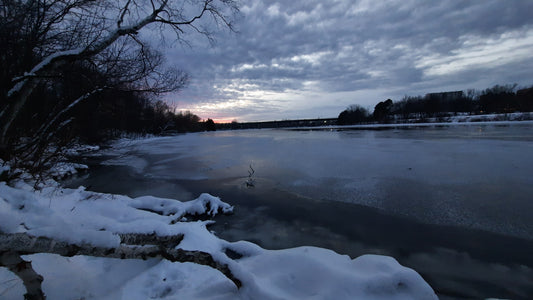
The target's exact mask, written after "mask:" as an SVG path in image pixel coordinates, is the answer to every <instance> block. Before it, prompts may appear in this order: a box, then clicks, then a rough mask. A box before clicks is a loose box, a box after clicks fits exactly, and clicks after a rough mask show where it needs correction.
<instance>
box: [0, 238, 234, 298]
mask: <svg viewBox="0 0 533 300" xmlns="http://www.w3.org/2000/svg"><path fill="white" fill-rule="evenodd" d="M144 237H145V235H140V236H137V237H133V236H132V235H131V234H130V236H129V238H128V240H127V241H128V242H132V241H135V242H140V243H143V244H144V243H150V242H157V240H158V239H157V238H153V237H152V240H151V241H145V240H144ZM182 237H183V236H181V237H180V238H182ZM165 239H167V240H168V239H169V238H168V237H162V240H165ZM170 239H173V238H172V237H171V238H170ZM0 253H3V254H4V253H5V256H6V257H9V258H10V259H11V260H7V259H6V261H15V260H13V257H14V256H16V255H17V254H18V255H26V254H34V253H53V254H59V255H61V256H75V255H86V256H94V257H108V258H119V259H148V258H163V259H166V260H168V261H171V262H181V263H183V262H191V263H196V264H200V265H205V266H209V267H212V268H214V269H216V270H218V271H220V272H221V273H222V274H224V275H225V276H226V277H227V278H228V279H230V280H231V281H232V282H233V283H234V284H235V285H236V286H237V287H239V288H240V287H241V286H242V282H241V281H240V280H239V279H238V278H236V277H235V275H233V273H232V272H231V270H230V268H229V267H228V265H227V264H222V263H220V262H218V261H216V260H215V259H214V258H213V256H212V255H211V254H209V253H207V252H203V251H194V250H184V249H180V248H177V249H175V248H167V247H164V246H161V245H156V246H151V245H148V246H137V245H126V244H121V245H120V246H118V247H98V246H96V247H95V246H94V245H92V244H81V245H78V244H72V243H68V242H65V241H60V240H56V239H51V238H47V237H34V236H30V235H28V234H26V233H11V234H5V233H0ZM15 265H16V264H15ZM6 266H7V265H6ZM17 275H18V274H17ZM19 276H24V277H29V276H31V277H32V280H31V281H32V282H33V281H35V279H34V277H35V275H33V274H30V275H26V274H21V275H19ZM32 284H35V283H32ZM39 284H40V282H39ZM28 292H29V291H28Z"/></svg>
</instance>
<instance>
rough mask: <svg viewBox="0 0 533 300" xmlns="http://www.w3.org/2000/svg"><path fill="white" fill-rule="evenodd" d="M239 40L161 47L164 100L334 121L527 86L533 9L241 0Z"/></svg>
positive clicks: (258, 115)
mask: <svg viewBox="0 0 533 300" xmlns="http://www.w3.org/2000/svg"><path fill="white" fill-rule="evenodd" d="M241 11H242V16H241V17H240V18H239V20H238V21H239V22H238V24H237V25H238V27H237V30H238V33H225V32H221V33H219V34H217V36H216V38H217V43H216V44H215V45H212V46H210V45H208V44H207V43H205V42H202V41H201V40H195V41H192V42H191V44H192V46H191V47H176V48H173V49H167V53H168V59H169V62H170V63H172V64H175V65H177V66H179V67H181V68H183V69H184V70H186V71H187V72H189V74H190V75H191V78H192V80H191V84H190V85H189V87H188V88H187V89H186V90H184V91H182V92H180V93H179V94H176V95H168V96H167V100H168V101H169V102H171V103H173V104H174V105H176V106H177V108H178V109H189V110H191V111H193V112H194V113H196V114H198V115H200V116H201V117H204V118H214V119H219V120H220V119H224V120H231V119H237V120H239V121H259V120H280V119H288V118H316V117H336V116H337V115H338V113H339V112H340V111H342V110H343V109H344V108H345V107H346V106H348V105H350V104H361V105H363V106H367V107H369V108H373V106H374V105H375V104H376V103H377V102H379V101H382V100H384V99H387V98H392V99H393V100H399V99H401V97H402V96H403V95H419V94H425V93H427V92H439V91H447V90H456V89H457V90H466V89H469V88H478V89H481V88H486V87H489V86H491V85H494V84H506V83H518V84H520V85H524V86H525V85H527V86H529V85H532V84H533V68H532V66H533V55H531V54H530V53H532V52H531V51H532V50H531V49H533V18H532V15H531V12H532V11H533V1H529V0H523V1H519V0H516V1H503V0H477V1H454V0H449V1H438V2H435V1H424V0H420V1H418V0H400V1H372V0H361V1H356V2H354V1H351V0H346V1H344V0H330V1H318V0H291V1H273V0H267V1H261V0H249V1H245V2H243V5H242V6H241Z"/></svg>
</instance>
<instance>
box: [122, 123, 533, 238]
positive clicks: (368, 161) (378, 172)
mask: <svg viewBox="0 0 533 300" xmlns="http://www.w3.org/2000/svg"><path fill="white" fill-rule="evenodd" d="M378 126H380V127H383V126H386V127H387V128H388V129H387V130H369V128H372V127H378ZM363 128H365V129H364V130H363ZM532 142H533V122H530V121H523V122H480V123H469V124H465V123H455V124H449V123H443V124H390V125H375V126H374V125H372V126H345V127H339V128H331V127H328V128H323V129H322V130H317V129H316V128H313V129H309V130H269V129H265V130H243V131H221V132H211V133H197V134H187V135H180V136H176V137H165V138H153V139H148V140H139V141H121V143H120V146H122V145H127V147H125V149H129V151H131V152H135V156H136V157H137V158H140V159H144V160H145V161H146V162H147V165H146V166H144V172H145V173H144V175H145V176H149V177H150V178H154V179H157V178H161V179H163V178H164V179H205V178H208V179H225V178H243V179H244V180H245V179H246V178H247V175H248V170H249V166H250V165H252V166H253V168H254V170H255V174H254V176H255V177H256V178H260V179H266V180H268V181H269V182H272V183H273V185H275V187H277V188H279V189H283V190H287V191H290V192H293V193H297V194H301V195H303V196H307V197H311V198H315V199H323V200H329V201H342V202H348V203H356V204H362V205H365V206H371V207H375V208H378V209H381V210H383V211H385V212H387V213H391V214H398V215H403V216H407V217H409V218H414V219H416V220H418V221H422V222H425V223H434V224H444V225H455V226H466V227H470V228H477V229H483V230H488V231H492V232H497V233H502V234H506V235H513V236H518V237H524V238H533V222H532V221H531V218H530V217H529V215H528V214H527V213H526V212H528V211H531V209H533V206H532V205H533V203H532V202H531V201H529V200H530V199H529V198H530V196H531V195H533V178H532V177H531V176H530V175H531V170H532V169H533V156H531V155H530V154H531V153H533V143H532ZM134 162H135V161H133V162H132V163H133V164H135V163H134ZM121 163H122V164H123V165H128V161H127V160H123V161H121Z"/></svg>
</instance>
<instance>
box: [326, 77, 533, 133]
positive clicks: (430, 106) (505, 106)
mask: <svg viewBox="0 0 533 300" xmlns="http://www.w3.org/2000/svg"><path fill="white" fill-rule="evenodd" d="M516 87H517V85H516V84H513V85H495V86H493V87H491V88H487V89H485V90H482V91H476V90H468V91H467V92H466V93H465V92H463V91H453V92H442V93H430V94H426V95H425V96H405V97H404V98H403V99H402V100H400V101H397V102H393V101H392V100H391V99H387V100H385V101H381V102H379V103H378V104H376V106H375V107H374V111H373V112H372V113H370V112H369V110H368V109H366V108H364V107H362V106H360V105H351V106H349V107H348V108H347V109H345V110H344V111H342V112H341V113H340V114H339V116H338V119H337V123H338V124H339V125H348V124H363V123H374V122H379V123H387V122H392V121H393V120H398V119H425V118H439V117H445V116H450V114H452V115H453V114H458V113H468V114H487V113H512V112H532V111H533V87H529V88H524V89H520V90H517V91H516Z"/></svg>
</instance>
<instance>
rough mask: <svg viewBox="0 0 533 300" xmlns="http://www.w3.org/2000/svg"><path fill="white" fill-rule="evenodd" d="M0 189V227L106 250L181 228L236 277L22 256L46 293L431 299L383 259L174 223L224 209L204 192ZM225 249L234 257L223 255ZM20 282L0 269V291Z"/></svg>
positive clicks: (162, 264) (186, 242)
mask: <svg viewBox="0 0 533 300" xmlns="http://www.w3.org/2000/svg"><path fill="white" fill-rule="evenodd" d="M0 195H1V196H0V230H1V231H3V232H6V233H14V232H27V233H28V234H31V235H35V236H47V237H51V238H54V239H58V240H65V241H68V242H71V243H78V244H82V243H90V244H93V245H95V246H108V247H114V246H116V245H118V243H119V239H118V237H117V235H116V234H117V233H153V232H155V233H157V234H160V235H174V234H184V239H183V241H182V242H181V243H180V245H179V247H181V248H183V249H188V250H200V251H206V252H208V253H211V255H212V256H213V257H214V258H215V259H217V260H218V261H220V262H222V263H225V264H228V265H229V267H230V269H231V270H232V272H233V273H234V274H235V275H236V276H237V277H238V278H239V279H241V280H242V282H243V287H242V288H241V289H237V288H236V286H235V285H233V283H232V282H231V281H229V280H228V279H227V278H225V277H224V276H223V275H222V274H221V273H219V272H218V271H216V270H214V269H211V268H209V267H206V266H200V265H195V264H190V263H171V262H168V261H160V260H156V259H149V260H147V261H143V260H118V259H107V258H94V257H84V256H75V257H71V258H66V257H60V256H57V255H54V254H35V255H29V256H26V257H25V258H26V259H28V260H31V261H32V265H33V267H34V268H35V270H36V271H37V272H38V273H39V274H41V275H43V277H44V281H43V290H44V292H45V294H46V295H47V296H48V298H50V299H80V298H83V299H162V298H164V299H302V298H305V299H331V298H335V299H353V298H364V299H436V296H435V294H434V292H433V290H432V289H431V287H430V286H429V285H428V284H427V283H426V282H425V281H424V280H423V279H422V278H421V277H420V275H418V274H417V273H416V272H415V271H413V270H411V269H408V268H405V267H403V266H401V265H400V264H399V263H398V262H397V261H395V260H394V259H393V258H390V257H385V256H375V255H371V256H362V257H358V258H356V259H351V258H350V257H348V256H346V255H339V254H337V253H335V252H333V251H331V250H327V249H321V248H315V247H300V248H293V249H286V250H276V251H271V250H264V249H262V248H260V247H259V246H257V245H254V244H252V243H249V242H244V241H241V242H235V243H230V242H227V241H225V240H222V239H219V238H217V237H216V236H215V235H213V234H212V233H211V232H209V231H208V230H207V228H206V225H207V224H208V223H209V221H198V222H184V219H182V218H181V216H183V215H185V214H199V213H207V214H209V215H214V214H216V213H218V212H229V211H231V210H232V207H231V206H230V205H229V204H227V203H224V202H222V201H221V200H220V199H219V198H217V197H213V196H211V195H209V194H202V195H201V196H200V197H199V198H197V199H196V200H193V201H189V202H179V201H177V200H172V199H164V198H158V197H152V196H144V197H138V198H129V197H126V196H121V195H111V194H101V193H95V192H89V191H86V190H85V189H84V188H83V187H80V188H78V189H63V188H58V187H49V188H44V189H42V190H40V191H35V190H33V189H32V188H31V187H28V186H25V185H24V183H19V184H18V187H17V188H14V187H11V186H8V185H6V184H5V183H2V182H0ZM176 220H181V222H175V221H176ZM226 249H231V251H233V252H234V253H239V254H240V255H241V256H242V257H241V258H240V259H231V258H229V257H228V256H227V255H226V254H225V253H226ZM21 286H22V284H21V282H20V281H19V280H17V279H16V278H14V277H13V276H12V275H11V274H10V273H9V272H5V270H4V269H1V270H0V295H1V296H2V297H6V298H8V299H16V298H22V293H21V291H22V290H23V289H22V288H21Z"/></svg>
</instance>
